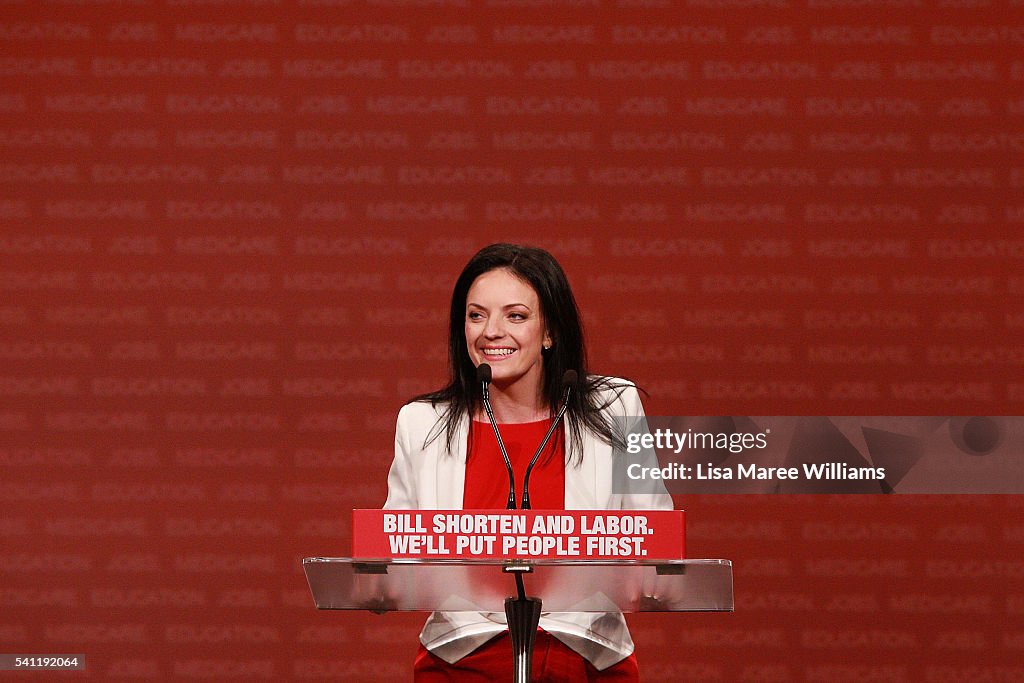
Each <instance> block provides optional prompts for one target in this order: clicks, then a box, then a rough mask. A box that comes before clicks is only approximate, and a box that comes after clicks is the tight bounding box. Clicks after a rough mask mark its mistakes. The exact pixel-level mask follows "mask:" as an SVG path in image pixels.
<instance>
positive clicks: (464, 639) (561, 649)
mask: <svg viewBox="0 0 1024 683" xmlns="http://www.w3.org/2000/svg"><path fill="white" fill-rule="evenodd" d="M448 363H449V371H450V375H449V381H448V384H447V385H446V386H444V387H443V388H441V389H439V390H437V391H434V392H432V393H429V394H425V395H422V396H418V397H416V398H414V399H412V400H411V401H410V402H409V403H407V404H406V405H405V406H403V407H402V409H401V411H400V412H399V415H398V425H397V429H396V434H395V459H394V462H393V463H392V465H391V470H390V472H389V474H388V498H387V502H386V503H385V505H384V507H385V509H392V510H398V509H442V510H444V509H483V508H499V509H504V508H506V507H507V505H508V503H509V498H510V496H511V497H513V498H514V496H515V493H514V491H518V490H522V487H523V478H524V473H525V472H526V469H527V466H528V465H529V463H530V461H531V459H532V458H533V457H534V455H535V451H536V449H537V448H538V446H539V445H540V443H541V441H542V440H543V437H544V435H545V434H546V433H547V431H548V429H549V428H550V427H551V424H552V420H554V419H555V414H556V413H557V412H558V411H559V409H560V408H562V407H563V403H564V404H565V412H564V424H563V425H561V427H560V428H558V429H556V430H555V432H554V435H553V438H551V440H550V441H549V442H548V445H547V447H546V448H545V449H544V451H543V452H542V453H541V454H540V457H539V459H538V460H537V464H536V466H535V467H534V469H533V471H532V474H531V477H530V489H529V491H530V493H529V496H530V500H531V507H532V508H533V509H566V510H572V509H579V510H586V509H590V510H594V509H606V510H618V509H652V508H657V509H671V507H672V500H671V497H670V496H668V495H667V494H662V495H650V494H646V495H629V494H620V493H615V492H613V490H612V446H613V444H614V443H616V441H617V440H621V437H618V436H617V434H619V433H620V431H621V428H618V429H617V427H616V425H615V422H614V418H615V417H616V416H642V415H643V414H644V413H643V406H642V405H641V403H640V397H639V395H638V393H637V390H636V388H635V387H634V386H633V384H632V383H630V382H628V381H626V380H622V379H617V378H614V377H605V376H600V375H592V374H590V373H589V372H588V368H587V363H586V348H585V345H584V339H583V330H582V326H581V323H580V317H579V311H578V309H577V306H576V301H575V298H574V297H573V294H572V290H571V288H570V286H569V281H568V279H567V278H566V276H565V272H564V271H563V270H562V267H561V266H560V265H559V264H558V262H557V261H556V260H555V259H554V257H553V256H551V254H549V253H548V252H546V251H544V250H542V249H537V248H531V247H524V246H517V245H512V244H492V245H490V246H488V247H485V248H484V249H482V250H480V251H479V252H478V253H477V254H476V255H474V256H473V257H472V258H471V259H470V261H469V263H467V264H466V267H465V268H464V269H463V271H462V273H461V274H460V275H459V278H458V280H457V281H456V283H455V287H454V290H453V292H452V299H451V310H450V316H449V333H448ZM485 364H486V365H487V366H490V384H489V395H490V406H491V408H492V413H493V417H494V420H495V421H496V424H497V429H498V430H499V431H500V433H501V437H502V441H503V442H504V444H505V450H506V453H507V454H508V457H509V461H510V463H511V466H512V470H513V472H514V476H515V480H516V486H515V487H514V489H513V491H512V492H510V490H509V488H510V487H509V475H508V471H507V468H506V465H505V461H504V457H503V455H502V454H501V452H500V448H499V446H498V441H497V438H496V437H495V435H494V431H493V429H492V425H491V422H490V418H489V416H488V415H487V413H486V411H485V408H484V402H483V391H482V382H481V381H480V376H481V374H485V373H481V372H480V371H479V370H478V368H479V367H480V366H482V365H485ZM570 371H571V372H570ZM576 378H578V379H576ZM567 382H568V383H570V384H571V386H566V383H567ZM520 502H521V501H516V504H517V505H518V503H520ZM540 629H541V630H540V631H539V632H538V634H537V640H536V643H535V646H534V654H533V670H534V681H537V682H540V681H623V682H625V681H637V680H639V679H638V673H637V664H636V659H635V657H634V655H633V641H632V639H631V638H630V635H629V630H628V629H627V627H626V622H625V620H624V618H623V616H622V614H620V613H618V612H611V613H603V614H602V613H545V614H543V615H542V617H541V621H540ZM420 643H421V645H420V651H419V653H418V655H417V657H416V661H415V664H414V680H415V681H417V683H433V682H435V681H438V682H439V681H481V682H483V681H494V680H503V679H505V678H506V677H507V676H509V673H510V672H511V670H512V654H511V648H510V645H509V642H508V636H507V628H506V624H505V615H504V613H501V614H499V613H479V612H471V613H465V612H457V613H455V612H434V613H433V614H431V616H430V617H429V618H428V619H427V622H426V624H425V625H424V627H423V631H422V632H421V633H420Z"/></svg>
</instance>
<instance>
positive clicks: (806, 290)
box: [0, 0, 1024, 683]
mask: <svg viewBox="0 0 1024 683" xmlns="http://www.w3.org/2000/svg"><path fill="white" fill-rule="evenodd" d="M0 41H2V44H3V49H2V52H0V153H2V155H0V183H2V186H0V220H2V226H3V229H2V232H0V258H2V267H0V292H2V294H0V322H2V325H0V362H2V372H0V398H2V407H0V472H2V479H0V501H2V502H0V504H2V510H3V513H2V515H0V607H2V609H0V651H2V652H35V653H46V652H83V653H86V654H87V656H88V672H87V674H86V676H87V677H94V678H102V677H110V678H113V677H116V676H121V677H124V678H127V679H132V680H137V679H143V678H207V679H214V680H223V679H231V678H237V679H241V680H252V679H260V678H267V679H287V678H295V679H314V680H315V679H328V678H332V679H335V680H338V679H341V680H361V681H392V680H402V679H404V678H405V677H406V676H407V675H408V671H409V670H410V667H411V659H412V654H413V652H414V648H415V636H416V633H417V630H418V628H419V625H420V623H421V622H422V616H419V615H388V616H384V617H377V616H373V615H361V614H338V613H317V612H315V611H314V610H313V608H312V606H311V600H310V597H309V595H308V591H307V588H306V585H305V581H304V578H303V576H302V573H301V569H300V565H299V561H300V559H301V558H302V557H304V556H309V555H344V554H346V553H347V552H348V548H349V537H348V524H349V522H348V517H349V514H348V511H349V509H351V508H353V507H373V506H379V505H380V504H381V503H382V502H383V501H384V497H385V475H386V472H387V468H388V465H389V463H390V459H391V449H392V437H393V429H394V418H395V415H396V414H397V411H398V408H399V407H400V405H401V404H402V403H403V401H404V400H405V399H407V398H408V397H410V396H411V395H413V394H415V393H418V392H420V391H423V390H426V389H428V388H432V387H436V386H437V385H438V384H439V383H440V382H441V381H442V379H443V374H444V353H445V352H444V348H445V342H444V334H445V316H446V309H447V297H448V295H449V293H450V290H451V286H452V284H453V282H454V279H455V276H456V275H457V273H458V271H459V269H460V268H461V267H462V265H463V264H464V263H465V261H466V260H467V258H468V257H469V255H471V254H472V253H473V252H474V251H475V250H476V249H478V248H479V247H480V246H482V245H484V244H487V243H489V242H493V241H499V240H503V241H515V242H528V243H534V244H539V245H541V246H544V247H547V248H549V249H550V250H551V251H553V252H554V253H555V254H556V256H557V257H558V258H559V259H560V260H561V261H562V263H563V264H564V265H565V267H566V269H567V271H568V272H569V275H570V278H571V279H572V281H573V283H574V286H575V288H576V293H577V296H578V299H579V302H580V304H581V307H582V309H583V311H584V314H585V320H586V324H587V329H588V332H589V338H590V342H591V360H592V365H593V366H594V367H595V368H596V369H598V370H600V371H602V372H606V373H609V374H618V375H626V376H630V377H633V378H635V379H636V380H637V381H638V382H639V383H640V384H641V385H643V386H644V387H645V388H646V389H647V390H648V391H649V392H650V398H649V400H648V401H647V408H648V412H649V413H651V414H680V415H686V414H761V415H786V414H825V415H829V414H832V415H839V414H863V415H870V414H906V415H915V414H934V415H946V414H1012V413H1014V412H1019V406H1020V400H1021V397H1022V395H1024V381H1022V380H1021V375H1020V370H1021V365H1022V360H1024V354H1022V351H1021V346H1020V338H1021V334H1020V333H1021V328H1022V326H1024V309H1022V307H1021V305H1020V303H1019V302H1020V299H1021V296H1020V295H1021V293H1022V292H1024V277H1022V276H1021V275H1020V274H1019V272H1020V264H1021V258H1022V256H1024V240H1022V239H1021V238H1020V237H1019V229H1020V225H1021V222H1022V220H1024V204H1022V202H1021V188H1022V187H1024V164H1022V163H1021V159H1022V156H1021V152H1022V150H1024V126H1022V121H1024V119H1022V116H1024V98H1022V96H1021V92H1022V90H1021V84H1022V81H1024V61H1021V58H1020V54H1021V45H1022V43H1024V8H1022V5H1021V3H1020V2H1019V1H1018V0H1011V1H1009V2H1007V1H1005V0H1004V1H996V0H943V1H941V2H935V1H931V0H930V1H925V0H807V1H806V2H804V1H803V0H800V1H797V0H689V1H686V0H649V1H632V0H619V1H618V2H613V1H612V0H600V1H598V0H595V1H593V2H585V1H579V2H559V1H558V0H549V1H545V0H492V1H490V2H486V3H483V4H480V5H472V6H471V5H469V4H468V3H464V2H457V1H445V0H436V1H427V0H422V1H420V0H387V1H385V0H373V1H369V2H356V1H355V0H352V1H346V0H337V1H329V0H319V1H313V0H308V1H303V2H297V3H288V2H283V1H282V2H274V1H266V2H261V1H257V0H252V1H249V2H246V1H243V0H236V1H231V0H223V1H214V0H194V1H186V0H168V1H167V2H158V1H157V0H151V1H150V0H139V1H137V2H129V1H127V0H126V1H125V2H104V1H100V0H96V1H95V2H70V1H69V2H56V1H54V2H28V1H24V2H17V1H10V0H7V1H5V2H2V3H0ZM677 502H678V504H679V505H680V506H682V507H685V508H686V509H687V510H688V518H689V521H690V524H689V539H690V542H689V548H690V552H691V554H692V555H693V556H706V557H726V558H730V559H732V560H733V561H734V562H735V566H736V568H735V571H736V596H737V597H736V610H737V611H736V613H735V614H732V615H690V616H671V617H662V616H653V615H645V616H640V617H636V618H632V619H631V623H632V626H633V630H634V634H635V638H636V641H637V643H638V649H639V655H640V660H641V665H642V667H643V668H642V671H643V673H644V680H645V681H677V680H710V681H858V682H860V681H928V682H931V683H942V682H945V681H954V680H956V681H960V680H992V681H1010V680H1021V679H1022V677H1024V669H1022V667H1021V665H1020V661H1021V652H1022V648H1024V618H1022V615H1024V564H1022V563H1021V561H1020V560H1019V559H1017V558H1019V557H1020V555H1021V547H1022V543H1024V525H1022V523H1021V521H1020V520H1021V514H1020V513H1021V507H1022V506H1021V501H1020V499H1019V498H1017V497H995V496H993V497H979V496H948V497H928V496H905V497H900V496H894V497H883V496H874V497H860V496H847V497H825V496H822V497H813V496H804V497H781V496H780V497H741V496H735V497H728V496H722V497H712V496H707V497H692V498H689V499H687V500H680V501H677ZM75 675H79V676H80V675H81V674H75Z"/></svg>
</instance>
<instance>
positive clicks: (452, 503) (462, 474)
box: [431, 417, 469, 510]
mask: <svg viewBox="0 0 1024 683" xmlns="http://www.w3.org/2000/svg"><path fill="white" fill-rule="evenodd" d="M468 436H469V418H468V417H464V418H463V419H462V421H461V422H460V423H459V427H458V429H456V430H455V442H454V446H455V452H454V453H452V454H450V455H449V454H448V453H445V450H444V447H445V439H444V436H443V435H442V436H441V437H439V438H438V439H436V440H435V441H434V443H433V444H431V445H432V446H433V447H434V448H436V449H437V455H436V457H435V458H434V461H435V462H436V463H437V479H436V481H437V489H436V490H437V500H436V507H437V509H438V510H461V509H462V500H463V495H464V493H465V488H466V439H467V438H468Z"/></svg>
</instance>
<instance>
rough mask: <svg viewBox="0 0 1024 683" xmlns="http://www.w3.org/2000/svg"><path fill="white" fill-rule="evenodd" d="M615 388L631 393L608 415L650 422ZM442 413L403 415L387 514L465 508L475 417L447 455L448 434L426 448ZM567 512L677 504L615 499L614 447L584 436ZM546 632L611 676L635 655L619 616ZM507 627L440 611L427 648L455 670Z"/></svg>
mask: <svg viewBox="0 0 1024 683" xmlns="http://www.w3.org/2000/svg"><path fill="white" fill-rule="evenodd" d="M612 382H613V383H614V384H618V385H620V387H624V389H623V390H622V391H621V393H620V395H619V396H618V398H616V399H615V400H614V401H612V403H611V405H609V407H608V408H607V409H606V410H607V411H608V413H609V415H610V416H612V417H614V416H630V417H633V416H635V417H643V416H644V409H643V405H642V404H641V403H640V396H639V394H638V393H637V390H636V387H634V386H633V385H632V384H630V383H629V382H627V381H625V380H620V381H618V382H615V380H614V379H613V380H612ZM606 392H607V394H606V397H607V399H608V400H610V399H612V398H613V397H614V391H613V390H611V389H608V390H606ZM443 412H444V408H443V407H442V406H439V407H437V408H435V407H433V406H431V405H430V404H429V403H410V404H407V405H405V406H403V407H402V409H401V411H399V413H398V425H397V428H396V430H395V459H394V462H393V463H392V464H391V471H390V472H389V473H388V499H387V502H386V503H384V509H386V510H408V509H423V510H459V509H462V500H463V490H464V486H465V482H466V441H467V437H468V429H469V418H468V417H466V418H464V419H463V420H462V423H461V424H460V425H459V429H458V431H457V433H456V435H455V439H454V442H453V449H454V452H453V453H450V454H449V453H448V452H447V443H446V439H445V434H444V433H441V434H440V435H439V436H438V437H437V438H436V439H434V440H433V441H432V442H431V443H430V444H429V445H427V446H426V447H424V442H425V441H426V439H427V436H428V434H431V430H432V429H435V428H437V427H438V420H439V419H440V418H441V415H442V414H443ZM563 429H564V428H563ZM431 436H432V434H431ZM565 437H566V438H565V439H564V440H563V443H566V444H568V443H569V440H568V435H565ZM565 509H566V510H651V509H659V510H670V509H672V497H671V496H669V495H668V494H667V493H662V494H653V495H652V494H620V493H613V492H612V448H611V446H609V445H608V444H606V443H604V442H603V441H601V440H600V439H598V438H597V437H596V436H594V435H592V434H587V433H585V434H584V438H583V459H582V462H581V463H580V464H579V465H578V466H575V465H573V464H571V463H570V464H567V465H566V468H565ZM540 626H541V628H543V629H544V630H545V631H547V632H548V633H550V634H551V635H552V636H554V637H555V638H558V639H559V640H561V641H562V642H563V643H565V644H566V645H567V646H569V647H570V648H572V649H573V650H575V651H576V652H578V653H579V654H580V655H582V656H583V657H585V658H586V659H587V660H588V661H590V663H592V664H593V665H594V666H595V667H596V668H597V669H606V668H608V667H609V666H612V665H613V664H615V663H616V662H619V661H621V660H622V659H625V658H626V657H628V656H629V655H630V654H632V652H633V639H632V638H631V637H630V635H629V630H628V629H627V627H626V621H625V619H624V618H623V617H622V614H621V613H618V612H609V613H583V612H557V613H543V614H542V615H541V620H540ZM506 628H507V626H506V622H505V614H504V612H501V613H497V612H490V613H482V612H434V613H433V614H431V615H430V617H429V618H428V619H427V623H426V624H425V625H424V626H423V631H422V632H421V633H420V642H421V643H423V646H424V647H426V648H427V649H428V650H430V651H431V652H433V653H434V654H435V655H437V656H438V657H441V658H442V659H444V660H445V661H447V662H449V663H455V662H457V661H458V660H459V659H461V658H463V657H465V656H466V655H467V654H469V653H470V652H472V651H473V650H475V649H476V648H478V647H479V646H480V645H482V644H483V643H485V642H487V641H488V640H490V639H491V638H493V637H494V636H495V635H497V634H499V633H501V632H503V631H505V630H506Z"/></svg>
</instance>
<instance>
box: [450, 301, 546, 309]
mask: <svg viewBox="0 0 1024 683" xmlns="http://www.w3.org/2000/svg"><path fill="white" fill-rule="evenodd" d="M470 306H476V307H477V308H484V309H485V310H486V307H484V306H481V305H480V304H478V303H474V302H472V301H469V302H467V303H466V307H467V308H468V307H470ZM516 306H522V307H523V308H525V309H526V310H528V311H532V310H533V309H532V308H530V307H529V306H527V305H526V304H520V303H514V304H505V305H504V306H502V308H503V309H509V308H515V307H516Z"/></svg>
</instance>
